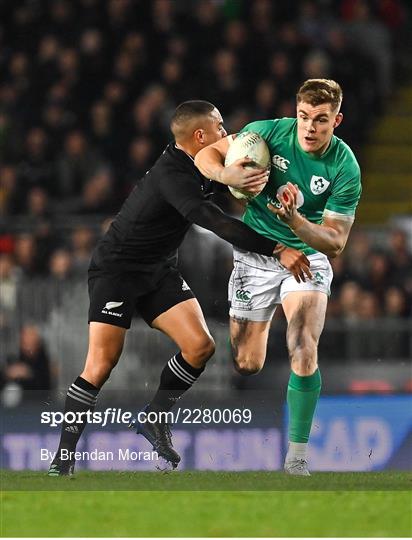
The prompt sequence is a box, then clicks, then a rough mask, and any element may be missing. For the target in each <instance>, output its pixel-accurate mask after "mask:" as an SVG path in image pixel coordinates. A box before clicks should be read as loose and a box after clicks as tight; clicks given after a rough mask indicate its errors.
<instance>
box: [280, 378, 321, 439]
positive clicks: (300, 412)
mask: <svg viewBox="0 0 412 540" xmlns="http://www.w3.org/2000/svg"><path fill="white" fill-rule="evenodd" d="M321 386H322V379H321V376H320V371H319V369H317V370H316V371H315V373H314V374H313V375H309V376H307V377H301V376H300V375H296V373H293V371H292V372H291V373H290V378H289V384H288V391H287V403H288V407H289V441H292V442H297V443H307V442H308V440H309V433H310V428H311V426H312V420H313V415H314V414H315V409H316V404H317V402H318V398H319V394H320V389H321Z"/></svg>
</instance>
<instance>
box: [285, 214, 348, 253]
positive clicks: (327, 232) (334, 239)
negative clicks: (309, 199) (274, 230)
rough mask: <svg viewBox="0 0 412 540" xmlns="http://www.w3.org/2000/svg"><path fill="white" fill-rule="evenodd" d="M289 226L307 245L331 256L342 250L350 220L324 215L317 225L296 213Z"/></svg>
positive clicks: (346, 238)
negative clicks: (321, 221)
mask: <svg viewBox="0 0 412 540" xmlns="http://www.w3.org/2000/svg"><path fill="white" fill-rule="evenodd" d="M289 227H290V228H291V229H292V231H293V232H294V233H295V234H296V236H298V237H299V238H300V239H301V240H302V241H303V242H305V243H306V244H307V245H308V246H310V247H312V248H313V249H316V250H317V251H321V252H322V253H324V254H325V255H327V256H328V257H331V258H333V257H336V256H337V255H339V253H341V252H342V251H343V249H344V247H345V245H346V242H347V240H348V236H349V232H350V230H351V227H352V221H351V220H350V221H348V220H343V219H342V220H340V219H335V218H334V219H332V218H330V217H325V218H324V221H323V223H322V224H321V225H317V224H316V223H311V222H310V221H308V220H307V219H305V218H304V217H303V216H302V215H300V214H298V217H297V218H296V219H295V220H294V222H293V223H291V224H289Z"/></svg>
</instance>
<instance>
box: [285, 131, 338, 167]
mask: <svg viewBox="0 0 412 540" xmlns="http://www.w3.org/2000/svg"><path fill="white" fill-rule="evenodd" d="M335 143H336V138H335V136H334V135H333V136H332V139H331V141H330V143H329V146H328V148H327V150H326V152H323V154H322V155H321V156H316V155H315V154H311V153H310V152H305V151H304V150H303V148H302V147H301V146H300V144H299V141H298V130H297V127H296V129H295V146H296V147H297V148H298V150H299V152H300V153H301V154H303V155H304V156H306V157H307V158H309V159H313V160H319V159H325V158H326V156H327V155H328V154H329V153H330V152H331V150H332V148H333V147H334V146H335Z"/></svg>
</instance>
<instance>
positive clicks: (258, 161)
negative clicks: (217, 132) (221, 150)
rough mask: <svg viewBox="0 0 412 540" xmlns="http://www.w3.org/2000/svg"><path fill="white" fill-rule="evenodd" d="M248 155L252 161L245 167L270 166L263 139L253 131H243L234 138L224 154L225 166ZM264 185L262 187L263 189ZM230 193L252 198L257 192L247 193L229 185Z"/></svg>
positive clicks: (235, 195) (264, 167)
mask: <svg viewBox="0 0 412 540" xmlns="http://www.w3.org/2000/svg"><path fill="white" fill-rule="evenodd" d="M244 157H249V158H250V159H252V160H253V161H252V162H251V163H250V164H249V165H247V168H261V169H266V168H269V167H270V152H269V148H268V147H267V144H266V142H265V141H264V139H263V138H262V137H261V136H260V135H259V133H256V132H254V131H244V132H243V133H239V135H238V136H237V137H236V139H235V140H234V141H233V142H232V144H231V145H230V146H229V150H228V151H227V154H226V159H225V167H228V166H229V165H231V164H232V163H233V162H234V161H236V160H237V159H241V158H244ZM263 188H264V186H263V187H262V190H263ZM229 191H230V193H231V194H232V195H233V196H234V197H236V199H246V200H250V199H254V198H255V197H257V196H258V195H259V193H247V192H246V191H243V190H241V189H236V188H233V187H231V186H229Z"/></svg>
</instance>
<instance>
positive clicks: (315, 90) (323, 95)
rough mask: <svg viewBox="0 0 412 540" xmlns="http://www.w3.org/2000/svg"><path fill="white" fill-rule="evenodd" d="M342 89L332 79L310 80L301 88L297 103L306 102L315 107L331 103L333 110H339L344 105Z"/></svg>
mask: <svg viewBox="0 0 412 540" xmlns="http://www.w3.org/2000/svg"><path fill="white" fill-rule="evenodd" d="M342 97H343V96H342V88H341V87H340V86H339V84H338V83H337V82H336V81H333V80H332V79H308V80H307V81H305V82H304V83H303V84H302V86H301V87H300V88H299V90H298V93H297V95H296V101H297V103H300V102H301V101H304V102H305V103H309V104H310V105H312V106H313V107H316V106H317V105H321V104H322V103H330V104H331V106H332V109H333V110H336V109H339V107H340V105H341V103H342Z"/></svg>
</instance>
